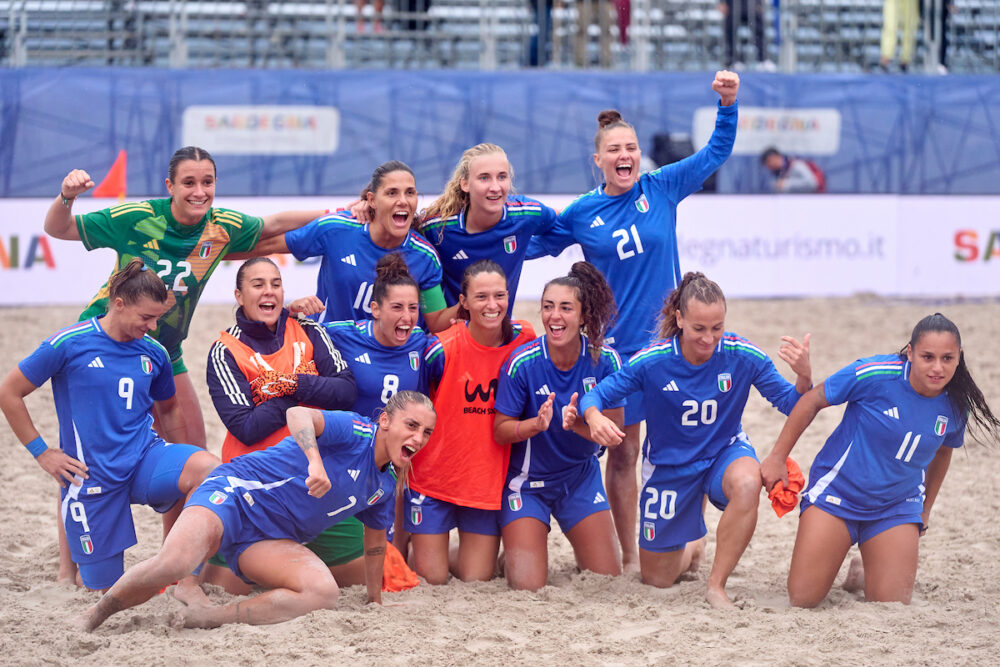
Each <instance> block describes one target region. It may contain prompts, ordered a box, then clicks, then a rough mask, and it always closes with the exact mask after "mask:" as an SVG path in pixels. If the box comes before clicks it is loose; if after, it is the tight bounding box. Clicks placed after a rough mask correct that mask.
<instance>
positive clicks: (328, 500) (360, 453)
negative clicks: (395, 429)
mask: <svg viewBox="0 0 1000 667" xmlns="http://www.w3.org/2000/svg"><path fill="white" fill-rule="evenodd" d="M323 419H324V427H323V433H321V434H320V435H319V436H317V438H316V445H317V447H318V448H319V453H320V456H321V457H322V459H323V468H324V469H325V470H326V474H327V477H329V479H330V484H331V487H330V490H329V491H327V492H326V494H324V495H323V497H321V498H314V497H312V496H310V495H309V491H308V489H307V488H306V477H308V467H309V462H308V459H306V455H305V453H304V452H303V451H302V449H301V448H300V447H299V445H298V443H296V442H295V439H294V438H291V437H288V438H285V439H284V440H282V441H281V442H279V443H278V444H276V445H274V446H273V447H270V448H268V449H264V450H260V451H256V452H250V453H249V454H244V455H242V456H237V457H236V458H234V459H233V460H232V461H230V462H229V463H224V464H222V465H221V466H219V467H218V468H216V469H215V470H214V471H213V472H212V474H211V475H210V476H209V477H207V478H206V479H205V481H204V482H203V485H211V486H214V487H216V490H215V491H214V492H213V493H212V495H211V496H210V498H209V501H210V502H211V503H212V504H213V505H222V504H223V503H237V504H238V505H239V508H240V514H241V515H242V520H243V522H244V524H246V523H249V524H251V525H252V527H253V528H252V529H250V528H248V527H246V526H244V527H243V528H244V532H246V533H247V535H246V537H251V538H252V537H253V536H254V535H266V536H267V537H268V538H270V539H290V540H295V541H296V542H300V543H306V542H310V541H312V540H313V539H315V538H316V536H317V535H319V534H320V533H321V532H323V530H325V529H326V528H329V527H330V526H332V525H333V524H335V523H338V522H340V521H343V520H344V519H346V518H348V517H350V516H357V517H358V519H359V520H360V521H361V523H363V524H365V525H366V526H368V527H369V528H372V529H374V530H386V529H388V528H389V526H391V525H392V521H393V516H394V514H395V511H394V510H395V503H394V502H393V498H394V497H395V490H396V473H395V471H394V470H393V467H392V465H391V464H390V465H387V466H386V467H385V469H384V470H382V469H379V467H378V466H377V465H375V449H374V447H375V434H376V432H377V431H378V427H377V426H376V425H375V424H373V423H372V422H370V421H369V420H367V419H364V418H363V417H361V415H358V414H357V413H354V412H324V413H323ZM223 480H224V481H225V486H220V484H221V482H222V481H223ZM202 495H203V494H202ZM196 498H199V494H198V492H197V491H196V492H195V495H194V496H193V497H192V500H194V499H196ZM200 500H203V499H200ZM198 504H201V503H200V502H199V503H198ZM229 528H230V527H229V526H227V529H229ZM226 541H227V542H229V543H234V542H241V541H244V540H241V538H240V535H227V536H226Z"/></svg>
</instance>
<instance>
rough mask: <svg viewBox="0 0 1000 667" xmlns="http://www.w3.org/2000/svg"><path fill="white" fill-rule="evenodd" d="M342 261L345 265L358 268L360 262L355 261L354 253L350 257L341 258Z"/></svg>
mask: <svg viewBox="0 0 1000 667" xmlns="http://www.w3.org/2000/svg"><path fill="white" fill-rule="evenodd" d="M340 261H341V262H343V263H344V264H350V265H351V266H357V265H358V261H357V260H356V259H354V253H353V252H352V253H351V254H350V255H348V256H347V257H341V258H340Z"/></svg>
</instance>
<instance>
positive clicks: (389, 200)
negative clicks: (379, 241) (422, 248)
mask: <svg viewBox="0 0 1000 667" xmlns="http://www.w3.org/2000/svg"><path fill="white" fill-rule="evenodd" d="M367 196H368V205H369V206H371V207H372V208H373V209H374V211H375V214H374V216H373V221H374V224H375V225H377V226H379V227H380V228H382V230H383V231H384V232H385V234H386V235H387V236H388V237H389V238H390V239H392V240H393V242H395V244H396V245H399V244H400V243H402V242H403V240H404V239H406V235H407V234H408V233H409V231H410V224H411V223H412V222H413V215H414V214H415V213H416V212H417V183H416V181H415V180H414V179H413V174H411V173H409V172H408V171H403V170H398V171H391V172H389V173H388V174H386V175H385V176H383V177H382V182H381V183H379V186H378V189H377V190H376V191H375V192H369V193H368V195H367Z"/></svg>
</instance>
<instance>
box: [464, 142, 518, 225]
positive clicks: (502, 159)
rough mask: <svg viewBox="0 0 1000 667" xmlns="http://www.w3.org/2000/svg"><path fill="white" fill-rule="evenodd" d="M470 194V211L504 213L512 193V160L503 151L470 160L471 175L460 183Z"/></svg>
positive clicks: (498, 217) (489, 214)
mask: <svg viewBox="0 0 1000 667" xmlns="http://www.w3.org/2000/svg"><path fill="white" fill-rule="evenodd" d="M459 184H460V186H461V188H462V192H466V193H468V195H469V212H470V214H475V215H477V216H478V215H487V216H490V217H493V216H495V217H496V219H497V220H499V219H500V216H501V215H502V214H503V207H504V204H505V203H506V202H507V195H508V194H510V162H508V161H507V156H506V155H504V154H503V153H491V154H489V155H480V156H479V157H477V158H473V159H472V161H470V162H469V176H468V178H463V179H462V180H461V182H460V183H459Z"/></svg>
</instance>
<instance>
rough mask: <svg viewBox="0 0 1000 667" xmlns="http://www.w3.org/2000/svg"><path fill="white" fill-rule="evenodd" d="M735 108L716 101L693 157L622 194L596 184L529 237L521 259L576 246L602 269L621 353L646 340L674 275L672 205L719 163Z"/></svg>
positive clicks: (732, 134)
mask: <svg viewBox="0 0 1000 667" xmlns="http://www.w3.org/2000/svg"><path fill="white" fill-rule="evenodd" d="M736 119H737V105H736V104H735V103H734V104H733V105H732V106H728V107H724V106H719V110H718V115H717V117H716V121H715V132H713V133H712V138H711V139H710V140H709V142H708V144H707V145H706V146H705V147H704V148H702V149H701V150H700V151H698V152H697V153H695V154H694V155H692V156H690V157H687V158H685V159H683V160H681V161H679V162H675V163H673V164H668V165H665V166H663V167H660V168H659V169H657V170H655V171H651V172H649V173H646V174H643V175H642V176H640V177H639V180H638V181H637V182H636V184H635V185H634V186H632V189H631V190H630V191H629V192H626V193H623V194H621V195H617V196H610V195H608V194H606V193H605V192H604V188H603V186H602V187H599V188H597V189H596V190H592V191H591V192H588V193H587V194H585V195H582V196H580V197H579V198H577V199H576V200H575V201H574V202H573V203H572V204H570V205H569V206H568V207H566V208H565V209H564V210H563V211H562V213H560V214H559V220H558V222H557V223H556V226H555V228H554V229H553V231H552V232H551V233H549V234H546V235H544V236H541V235H540V236H536V237H535V238H534V239H533V240H532V242H531V247H530V248H529V249H528V255H527V256H528V258H529V259H534V258H536V257H542V256H544V255H558V254H559V253H561V252H562V251H563V250H564V249H565V248H566V247H567V246H569V245H572V244H573V243H579V244H580V245H581V246H582V247H583V254H584V257H586V258H587V261H588V262H590V263H591V264H593V265H594V266H596V267H597V268H598V269H600V270H601V273H603V274H604V277H605V278H606V279H607V281H608V284H609V285H610V286H611V290H612V291H613V292H614V295H615V301H616V302H617V304H618V319H617V321H616V324H615V325H614V326H613V327H611V329H609V331H608V338H607V342H608V344H610V345H613V346H614V348H615V349H616V350H618V351H619V352H620V353H621V354H622V355H631V354H632V353H634V352H636V351H637V350H639V349H640V348H641V347H644V346H646V345H647V344H649V342H650V340H651V339H652V338H653V330H654V327H655V324H656V319H657V315H658V313H659V311H660V308H662V306H663V299H664V297H665V296H666V295H667V294H669V293H670V292H671V291H673V289H674V288H675V287H677V284H678V283H679V282H680V280H681V271H680V260H679V259H678V254H677V205H678V204H680V202H681V200H682V199H684V198H685V197H687V196H688V195H690V194H692V193H694V192H697V191H698V190H700V189H701V186H702V183H704V181H705V179H706V178H708V177H709V176H710V175H711V174H712V173H713V172H714V171H715V170H716V169H718V168H719V166H720V165H721V164H722V163H723V162H725V161H726V158H728V157H729V154H730V153H731V152H732V149H733V142H734V141H735V139H736Z"/></svg>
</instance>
